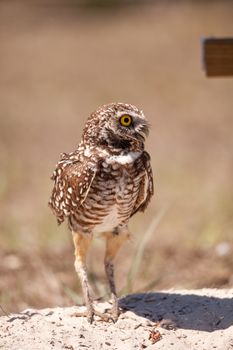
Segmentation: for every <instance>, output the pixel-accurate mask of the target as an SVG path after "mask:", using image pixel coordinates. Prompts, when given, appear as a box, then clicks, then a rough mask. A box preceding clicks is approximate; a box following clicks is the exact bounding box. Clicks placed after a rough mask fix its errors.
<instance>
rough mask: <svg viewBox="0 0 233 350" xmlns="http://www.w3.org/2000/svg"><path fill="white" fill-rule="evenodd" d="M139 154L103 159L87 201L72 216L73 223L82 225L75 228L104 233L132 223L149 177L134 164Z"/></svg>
mask: <svg viewBox="0 0 233 350" xmlns="http://www.w3.org/2000/svg"><path fill="white" fill-rule="evenodd" d="M135 153H136V152H134V154H133V155H130V156H129V155H127V156H125V157H122V156H121V158H116V157H111V158H110V157H109V158H106V159H105V160H104V161H103V163H102V165H101V167H100V170H99V171H98V172H97V174H96V177H95V179H94V181H93V183H92V186H91V188H90V190H89V193H88V195H87V198H86V199H85V202H84V203H83V205H82V206H81V207H80V208H78V209H77V212H76V213H75V214H74V215H73V217H71V220H72V222H73V225H72V226H74V223H75V225H77V226H78V227H77V226H76V227H73V228H75V229H81V230H82V231H84V232H85V231H91V232H93V233H101V232H106V231H112V230H114V229H115V228H116V227H119V226H120V225H126V224H127V223H128V220H129V218H130V216H131V213H132V211H133V208H134V206H135V202H136V200H137V197H138V192H139V186H140V182H141V180H142V177H144V176H145V171H143V168H142V167H141V166H140V167H137V166H135V164H134V163H135V160H136V159H137V158H138V157H139V155H140V154H135ZM137 153H138V152H137Z"/></svg>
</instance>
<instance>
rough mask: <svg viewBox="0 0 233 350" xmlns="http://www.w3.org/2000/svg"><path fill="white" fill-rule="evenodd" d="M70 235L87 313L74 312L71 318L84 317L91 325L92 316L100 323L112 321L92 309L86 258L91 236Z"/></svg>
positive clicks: (109, 316)
mask: <svg viewBox="0 0 233 350" xmlns="http://www.w3.org/2000/svg"><path fill="white" fill-rule="evenodd" d="M72 234H73V241H74V246H75V263H74V266H75V270H76V271H77V274H78V276H79V279H80V282H81V285H82V290H83V296H84V300H85V304H86V307H87V311H85V312H75V313H74V314H73V315H72V316H77V317H82V316H86V317H87V320H88V322H90V323H92V322H93V319H94V315H96V316H99V317H100V319H101V320H102V321H106V322H107V321H109V320H110V319H112V318H111V315H108V314H103V313H101V312H99V311H98V310H95V309H94V307H93V304H92V299H91V293H90V286H89V282H88V277H87V268H86V256H87V252H88V248H89V246H90V244H91V241H92V236H91V235H87V234H82V233H79V232H72Z"/></svg>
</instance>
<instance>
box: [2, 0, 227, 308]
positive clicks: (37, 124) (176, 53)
mask: <svg viewBox="0 0 233 350" xmlns="http://www.w3.org/2000/svg"><path fill="white" fill-rule="evenodd" d="M45 3H46V2H44V6H42V5H41V6H38V5H37V7H32V6H29V5H25V6H23V5H22V3H21V2H19V1H17V2H13V1H6V2H4V1H2V2H1V4H0V32H1V55H0V67H1V77H0V102H1V103H0V113H1V114H0V149H1V152H0V163H1V168H0V200H1V201H0V245H1V251H0V258H1V266H0V272H1V279H0V293H1V294H0V304H1V305H2V306H3V307H4V308H5V309H7V310H10V311H13V310H20V309H23V308H25V307H27V306H36V307H42V306H46V305H50V306H52V305H70V304H72V303H73V300H74V299H75V300H77V295H76V292H77V293H79V291H80V289H79V284H78V281H77V278H76V276H75V272H74V269H73V247H72V244H71V239H70V236H69V233H68V232H67V229H66V227H65V226H63V227H60V228H57V226H56V223H55V219H54V217H53V216H52V215H51V213H50V211H49V209H48V208H47V200H48V197H49V194H50V190H51V186H52V183H51V182H50V180H49V176H50V174H51V172H52V170H53V167H54V164H55V163H56V161H57V159H58V156H59V154H60V152H63V151H70V150H72V149H73V148H74V147H75V145H76V144H77V143H78V142H79V139H80V135H81V130H82V127H83V124H84V120H85V118H86V116H87V115H88V114H89V113H90V112H91V111H93V110H94V109H95V108H96V106H98V105H101V104H102V103H106V102H110V101H128V102H131V103H134V104H136V105H139V106H141V107H142V108H143V109H144V111H145V113H146V115H147V116H148V118H149V120H150V122H151V124H152V129H151V135H150V138H149V140H148V143H147V148H148V149H149V151H150V152H151V154H152V161H153V169H154V173H155V179H156V196H155V197H154V199H153V201H152V203H151V205H150V208H149V209H148V211H147V212H146V213H145V214H144V215H138V216H137V217H135V218H134V219H133V220H132V222H131V229H132V231H133V232H134V235H135V241H134V242H133V243H131V247H129V246H127V247H126V248H125V249H123V250H122V253H121V257H120V258H119V259H118V281H119V282H118V285H119V289H120V290H125V288H126V284H127V275H128V272H129V271H131V275H132V261H133V264H135V260H134V257H135V256H138V260H137V261H138V262H136V268H135V265H134V267H133V269H134V270H133V271H136V272H137V273H136V272H133V276H135V278H134V281H133V283H132V282H131V287H130V290H131V289H132V288H133V290H134V291H136V290H143V289H148V288H152V287H153V288H169V287H193V288H194V287H202V286H207V287H208V286H219V287H221V286H229V285H231V286H232V283H233V276H232V264H233V260H232V250H233V239H232V227H233V205H232V195H233V185H232V171H233V159H232V157H233V156H232V149H233V137H232V130H233V119H232V110H233V99H232V89H233V80H232V79H230V78H229V79H207V78H205V76H204V72H203V71H202V67H201V54H200V40H201V38H202V37H203V36H210V35H216V36H227V35H231V34H232V29H233V22H232V16H231V14H232V10H233V6H232V4H231V3H230V2H227V1H226V2H224V1H222V2H214V3H211V2H210V3H207V4H204V2H201V3H199V4H196V5H195V4H193V3H192V2H178V3H177V4H174V2H173V3H171V4H170V3H169V2H168V3H167V4H166V5H161V4H159V3H155V5H153V6H152V5H150V6H144V7H133V6H131V7H129V8H127V7H123V8H122V9H121V10H118V11H115V10H114V11H113V12H111V11H104V12H103V13H102V12H94V13H89V12H86V11H84V10H82V11H81V10H79V9H76V8H75V7H72V8H69V9H67V8H66V7H60V8H59V10H58V9H57V8H56V7H46V6H45ZM166 208H169V209H168V211H167V212H166V214H165V216H164V217H163V219H162V220H161V221H160V223H159V225H158V226H157V228H156V230H153V235H151V237H150V242H149V243H147V245H145V247H144V248H143V251H142V250H141V251H138V249H139V250H140V249H142V248H140V247H142V245H141V244H140V242H143V237H144V235H145V232H146V231H147V230H149V227H150V223H152V222H153V220H154V217H157V216H158V215H159V213H160V212H161V211H164V210H165V209H166ZM224 242H225V243H224ZM222 243H224V244H222ZM138 247H139V248H138ZM126 250H127V254H125V253H126ZM137 251H138V253H137ZM102 261H103V246H102V243H101V241H99V240H97V241H96V242H95V244H94V247H93V248H92V250H91V253H90V259H89V266H90V269H91V271H92V275H91V278H92V280H93V283H94V285H95V289H96V292H97V293H98V294H99V295H103V294H104V293H105V288H104V273H103V266H102ZM139 262H140V264H139ZM120 276H121V278H119V277H120Z"/></svg>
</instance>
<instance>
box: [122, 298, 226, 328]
mask: <svg viewBox="0 0 233 350" xmlns="http://www.w3.org/2000/svg"><path fill="white" fill-rule="evenodd" d="M120 307H121V308H122V309H123V312H126V311H131V312H133V313H135V314H136V315H138V316H141V317H144V318H146V319H148V320H150V321H152V322H158V323H159V324H160V325H161V326H162V327H164V328H167V329H172V328H182V329H192V330H200V331H206V332H213V331H215V330H219V329H226V328H228V327H230V326H232V324H233V294H232V298H218V297H211V296H201V295H196V294H179V293H169V292H158V293H142V294H131V295H127V296H125V297H123V298H121V299H120Z"/></svg>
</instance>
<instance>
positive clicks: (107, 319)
mask: <svg viewBox="0 0 233 350" xmlns="http://www.w3.org/2000/svg"><path fill="white" fill-rule="evenodd" d="M110 311H111V310H110ZM71 316H72V317H86V318H87V321H88V322H89V323H92V322H93V321H94V316H98V317H99V318H100V320H101V321H103V322H110V321H111V322H116V320H117V319H116V320H115V318H114V315H111V314H109V313H105V312H100V311H97V310H95V309H89V310H86V311H83V312H79V311H78V312H74V313H73V314H72V315H71Z"/></svg>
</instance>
